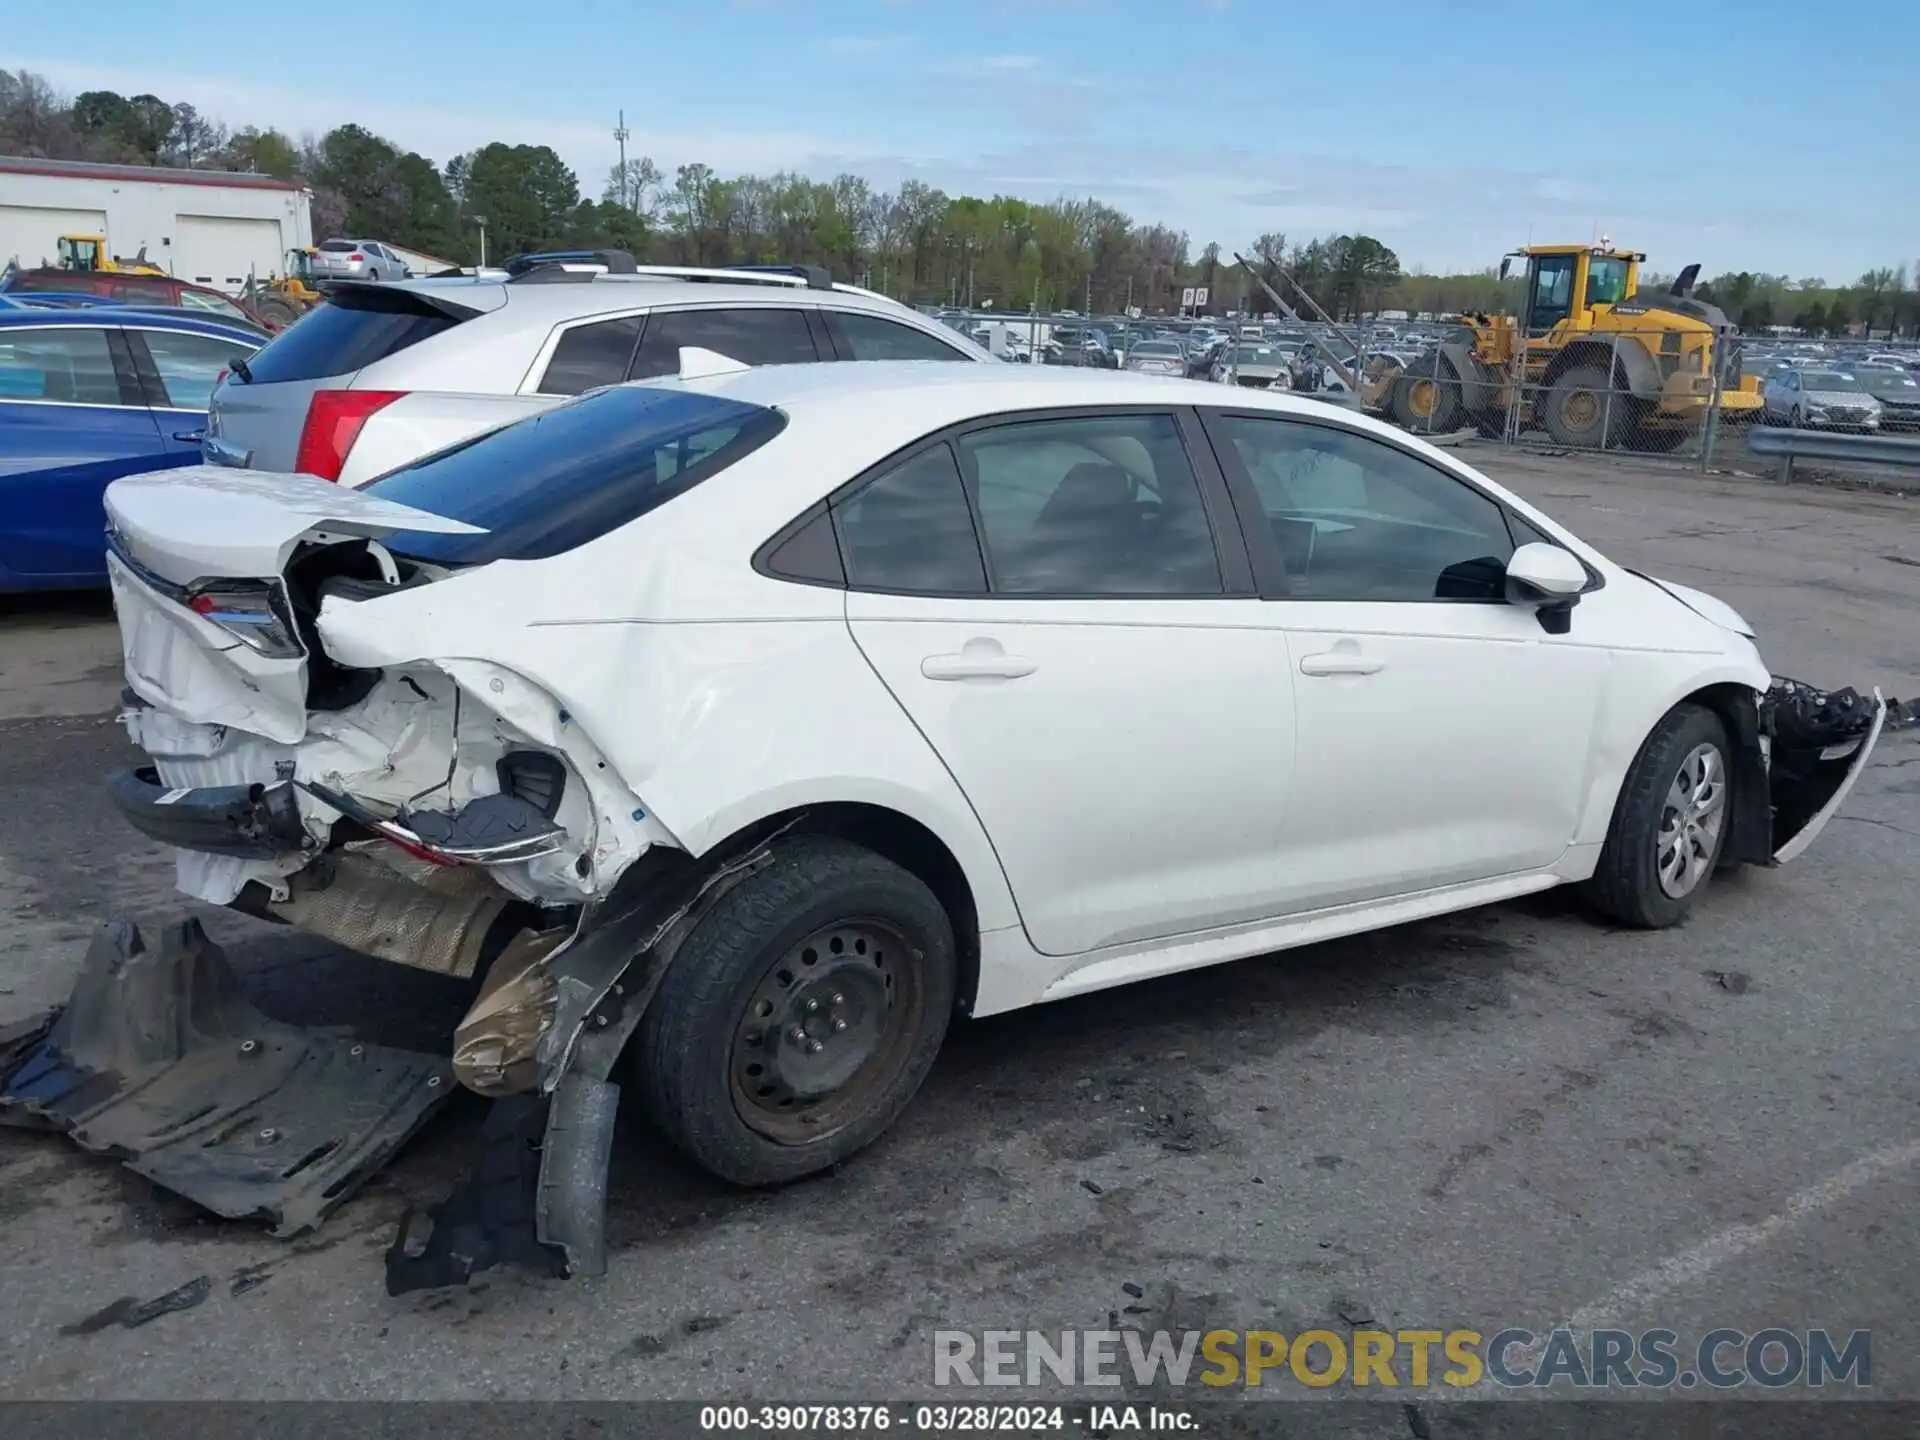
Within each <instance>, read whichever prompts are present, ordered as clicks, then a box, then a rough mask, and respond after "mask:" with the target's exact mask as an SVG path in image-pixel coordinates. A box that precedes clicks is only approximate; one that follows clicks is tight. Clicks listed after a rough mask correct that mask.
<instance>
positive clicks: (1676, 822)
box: [1586, 704, 1733, 930]
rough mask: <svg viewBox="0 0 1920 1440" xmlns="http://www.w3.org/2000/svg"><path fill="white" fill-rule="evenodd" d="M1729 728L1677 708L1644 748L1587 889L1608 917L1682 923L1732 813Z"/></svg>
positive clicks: (1689, 707) (1659, 924)
mask: <svg viewBox="0 0 1920 1440" xmlns="http://www.w3.org/2000/svg"><path fill="white" fill-rule="evenodd" d="M1731 786H1732V767H1731V765H1730V764H1729V751H1728V747H1727V732H1726V727H1725V726H1724V725H1722V724H1721V722H1720V717H1719V716H1717V715H1715V714H1714V713H1713V712H1712V711H1711V710H1708V709H1706V708H1704V707H1702V706H1699V705H1693V704H1682V705H1676V706H1675V707H1674V708H1673V709H1671V710H1669V711H1668V712H1667V713H1666V715H1664V716H1663V717H1662V718H1661V720H1660V723H1659V724H1658V725H1656V726H1654V728H1653V733H1652V734H1651V735H1649V736H1648V737H1647V739H1646V743H1645V744H1643V745H1642V746H1641V747H1640V753H1639V754H1638V755H1637V756H1635V757H1634V761H1633V765H1632V766H1631V767H1630V768H1629V769H1628V771H1627V778H1626V783H1625V784H1623V785H1622V786H1621V787H1620V798H1619V799H1618V800H1617V801H1616V802H1615V804H1614V810H1613V821H1612V823H1611V825H1610V826H1609V827H1608V829H1607V840H1606V844H1605V846H1603V847H1602V849H1601V852H1600V863H1599V865H1598V866H1597V867H1595V870H1594V873H1593V878H1592V879H1590V880H1589V881H1587V883H1586V893H1587V898H1588V899H1589V900H1590V901H1591V902H1592V903H1593V905H1594V906H1595V908H1596V909H1598V910H1599V911H1600V912H1601V913H1602V914H1603V915H1606V916H1607V917H1608V918H1609V919H1613V920H1617V921H1619V922H1621V923H1622V924H1625V925H1633V926H1636V927H1639V928H1642V929H1649V930H1657V929H1661V928H1664V927H1665V926H1668V925H1674V924H1677V923H1679V921H1680V920H1682V919H1683V918H1684V917H1685V916H1686V913H1687V911H1688V910H1690V909H1691V908H1692V907H1693V903H1694V901H1695V900H1696V899H1697V898H1698V897H1699V894H1700V891H1701V889H1702V888H1703V887H1704V886H1705V885H1706V882H1707V880H1708V878H1709V877H1710V876H1711V875H1712V874H1713V871H1714V867H1715V866H1716V865H1717V864H1718V863H1719V860H1720V852H1721V849H1722V847H1723V846H1724V845H1725V843H1726V836H1727V826H1728V822H1729V820H1730V818H1731V816H1732V811H1733V792H1732V789H1731Z"/></svg>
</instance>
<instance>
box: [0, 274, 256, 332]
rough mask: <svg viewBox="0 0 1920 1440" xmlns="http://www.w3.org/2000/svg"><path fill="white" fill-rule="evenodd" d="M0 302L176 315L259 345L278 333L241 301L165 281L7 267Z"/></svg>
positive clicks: (157, 277)
mask: <svg viewBox="0 0 1920 1440" xmlns="http://www.w3.org/2000/svg"><path fill="white" fill-rule="evenodd" d="M0 301H6V302H10V304H9V308H13V306H14V305H18V304H25V305H31V306H40V307H45V308H54V307H78V306H83V305H119V306H136V307H138V308H140V309H143V310H149V309H163V310H179V311H183V312H186V313H189V314H193V315H201V316H205V317H207V318H208V319H212V320H219V321H222V322H223V323H225V324H227V325H233V326H241V327H244V328H246V329H248V330H251V331H252V332H254V334H256V335H258V336H259V337H261V338H263V339H264V338H265V337H266V336H267V335H269V334H271V333H272V332H274V331H276V330H278V329H279V328H280V327H279V326H278V325H275V324H270V323H269V321H268V317H267V316H265V315H263V314H262V313H261V312H260V311H258V310H256V309H255V308H254V307H253V306H252V305H251V304H250V303H249V302H247V301H245V300H236V299H233V298H232V297H230V296H227V295H223V294H221V293H220V292H219V291H218V290H214V289H211V288H209V287H208V286H205V285H194V284H190V283H188V282H187V281H185V280H176V279H174V278H173V277H172V276H171V275H136V274H125V273H118V272H109V271H88V272H74V271H66V270H37V271H35V270H21V269H19V268H18V267H12V266H10V267H9V268H8V269H7V270H6V271H5V272H4V274H0Z"/></svg>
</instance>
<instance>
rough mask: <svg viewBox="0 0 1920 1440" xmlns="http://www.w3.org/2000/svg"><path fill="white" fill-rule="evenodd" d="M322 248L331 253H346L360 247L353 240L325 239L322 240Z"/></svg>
mask: <svg viewBox="0 0 1920 1440" xmlns="http://www.w3.org/2000/svg"><path fill="white" fill-rule="evenodd" d="M320 248H321V249H322V250H324V251H326V252H327V253H328V254H329V255H344V254H346V253H347V252H348V251H349V250H357V249H359V248H360V247H359V246H357V245H355V244H354V243H353V241H351V240H325V241H322V242H321V244H320Z"/></svg>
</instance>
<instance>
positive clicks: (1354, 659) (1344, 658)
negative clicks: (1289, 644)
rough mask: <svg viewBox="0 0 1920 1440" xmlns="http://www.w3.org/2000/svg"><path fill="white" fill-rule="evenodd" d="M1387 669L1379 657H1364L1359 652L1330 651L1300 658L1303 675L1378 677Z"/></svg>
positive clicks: (1384, 662) (1385, 663)
mask: <svg viewBox="0 0 1920 1440" xmlns="http://www.w3.org/2000/svg"><path fill="white" fill-rule="evenodd" d="M1386 668H1387V662H1386V661H1384V660H1382V659H1381V658H1380V657H1379V656H1378V655H1362V654H1361V653H1360V652H1359V651H1357V650H1329V651H1327V652H1325V653H1324V654H1320V655H1303V656H1301V657H1300V673H1301V674H1302V675H1377V674H1379V673H1380V672H1381V671H1382V670H1384V669H1386Z"/></svg>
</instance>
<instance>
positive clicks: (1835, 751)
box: [1759, 678, 1914, 864]
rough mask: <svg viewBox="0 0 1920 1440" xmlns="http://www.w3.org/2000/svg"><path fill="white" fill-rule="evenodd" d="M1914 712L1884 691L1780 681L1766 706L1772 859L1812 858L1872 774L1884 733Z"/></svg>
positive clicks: (1762, 721)
mask: <svg viewBox="0 0 1920 1440" xmlns="http://www.w3.org/2000/svg"><path fill="white" fill-rule="evenodd" d="M1913 719H1914V717H1913V715H1912V710H1911V707H1910V706H1903V705H1902V704H1901V702H1900V701H1898V700H1894V701H1887V700H1886V699H1884V698H1882V696H1881V694H1880V692H1879V691H1878V690H1876V691H1874V692H1873V693H1872V694H1871V695H1862V694H1861V693H1860V692H1859V691H1857V690H1854V689H1851V688H1848V689H1843V690H1817V689H1815V688H1814V687H1813V686H1811V685H1808V684H1807V683H1806V682H1804V681H1801V680H1790V679H1784V678H1776V679H1775V680H1774V682H1773V684H1772V686H1771V687H1770V688H1769V689H1768V691H1767V693H1766V694H1765V695H1764V696H1763V697H1762V698H1761V701H1760V707H1759V722H1760V731H1761V733H1762V734H1763V735H1764V736H1765V737H1766V741H1767V758H1766V766H1767V771H1766V773H1767V793H1768V798H1769V800H1770V802H1771V810H1772V822H1773V823H1772V827H1771V834H1770V836H1769V837H1768V838H1769V845H1768V850H1769V853H1770V856H1771V859H1772V860H1773V861H1774V862H1776V863H1778V864H1785V863H1787V862H1788V861H1790V860H1793V859H1796V858H1797V857H1798V856H1800V855H1801V854H1803V853H1805V851H1806V849H1807V847H1808V846H1809V845H1811V844H1812V843H1813V841H1814V839H1815V837H1816V836H1818V835H1819V833H1820V832H1821V830H1823V829H1824V828H1825V827H1826V824H1827V822H1828V821H1829V820H1831V819H1832V818H1833V816H1834V814H1835V813H1836V812H1837V811H1838V810H1839V808H1840V806H1841V804H1842V803H1843V802H1844V801H1845V800H1846V798H1847V795H1848V794H1849V792H1851V791H1852V789H1853V786H1854V783H1855V782H1856V781H1857V780H1858V779H1859V778H1860V774H1861V772H1862V771H1863V770H1864V769H1865V768H1866V764H1867V760H1868V757H1869V756H1871V755H1872V753H1873V748H1874V746H1875V744H1877V743H1878V741H1879V739H1880V733H1881V731H1882V730H1883V729H1885V728H1886V727H1887V726H1889V725H1901V724H1911V723H1913Z"/></svg>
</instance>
